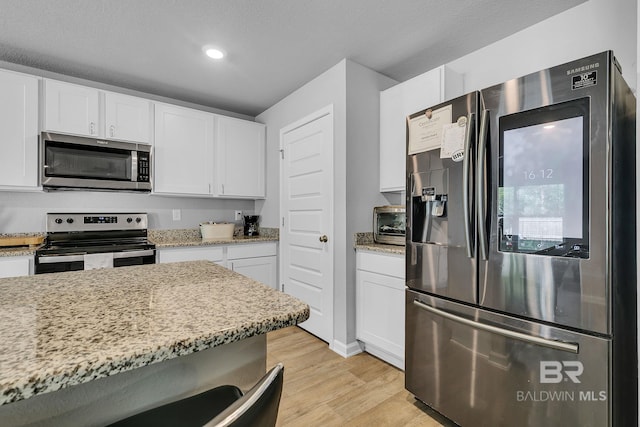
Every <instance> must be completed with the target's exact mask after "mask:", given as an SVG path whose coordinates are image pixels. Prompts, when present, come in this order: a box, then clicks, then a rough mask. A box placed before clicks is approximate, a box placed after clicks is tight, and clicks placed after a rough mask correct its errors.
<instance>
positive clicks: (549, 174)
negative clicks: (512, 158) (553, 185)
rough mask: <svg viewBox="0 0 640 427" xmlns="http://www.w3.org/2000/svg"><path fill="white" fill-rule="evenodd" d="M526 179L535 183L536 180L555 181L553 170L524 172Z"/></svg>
mask: <svg viewBox="0 0 640 427" xmlns="http://www.w3.org/2000/svg"><path fill="white" fill-rule="evenodd" d="M522 173H523V174H524V179H526V180H529V181H533V180H536V179H553V169H551V168H549V169H538V170H526V171H522Z"/></svg>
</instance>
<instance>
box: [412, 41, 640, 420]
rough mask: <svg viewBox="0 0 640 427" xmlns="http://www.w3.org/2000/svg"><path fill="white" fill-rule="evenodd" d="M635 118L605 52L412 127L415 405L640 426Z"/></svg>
mask: <svg viewBox="0 0 640 427" xmlns="http://www.w3.org/2000/svg"><path fill="white" fill-rule="evenodd" d="M635 105H636V103H635V98H634V96H633V94H632V93H631V91H630V90H629V88H628V86H627V85H626V83H625V82H624V80H623V79H622V76H621V72H620V70H619V67H618V65H617V63H616V61H615V59H614V57H613V54H612V52H604V53H601V54H597V55H593V56H590V57H587V58H583V59H580V60H577V61H574V62H571V63H568V64H564V65H560V66H557V67H553V68H551V69H548V70H544V71H540V72H538V73H533V74H530V75H527V76H525V77H522V78H519V79H514V80H510V81H508V82H505V83H503V84H500V85H496V86H493V87H490V88H488V89H485V90H482V91H480V92H474V93H470V94H467V95H465V96H462V97H460V98H457V99H454V100H452V101H449V102H445V103H443V104H440V105H436V106H434V107H432V108H429V109H427V110H424V111H420V112H417V113H416V114H413V115H411V116H409V117H408V119H407V130H408V138H407V141H408V153H409V154H408V159H407V185H408V188H407V193H406V194H407V200H406V203H407V244H406V249H407V250H406V263H407V265H406V273H407V276H406V284H407V287H408V290H407V293H406V359H405V360H406V362H405V363H406V376H405V378H406V388H407V389H408V390H409V391H410V392H411V393H413V394H414V395H415V396H416V397H417V398H418V399H420V400H422V401H423V402H425V403H426V404H428V405H429V406H431V407H432V408H434V409H435V410H437V411H438V412H440V413H442V414H444V415H445V416H447V417H449V418H450V419H452V420H453V421H455V422H456V423H458V424H460V425H462V426H474V427H477V426H487V427H489V426H490V427H497V426H515V425H517V426H548V425H557V426H560V425H564V426H569V425H572V426H578V425H579V426H611V425H615V426H622V425H633V426H636V425H637V414H636V409H637V403H638V394H637V387H638V382H637V374H638V359H637V335H636V334H637V314H636V310H637V308H636V208H635V206H636V195H635V191H636V188H635V180H636V178H635V158H636V155H635V108H636V107H635ZM434 120H439V121H441V123H436V122H434ZM434 135H435V136H434ZM429 138H431V139H434V138H435V139H437V140H438V141H437V142H438V144H440V145H435V144H431V145H430V141H429ZM425 147H426V148H425ZM429 148H435V149H429Z"/></svg>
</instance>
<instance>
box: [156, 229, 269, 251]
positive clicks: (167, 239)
mask: <svg viewBox="0 0 640 427" xmlns="http://www.w3.org/2000/svg"><path fill="white" fill-rule="evenodd" d="M278 232H279V230H278V229H277V228H260V235H259V236H243V235H242V234H241V231H240V232H238V231H236V233H235V235H234V237H233V239H225V240H213V239H203V238H202V237H201V235H200V230H199V229H197V228H193V229H192V228H187V229H179V230H149V241H151V242H152V243H154V244H155V245H156V248H173V247H182V246H209V245H233V244H239V243H259V242H277V241H278V240H279V236H278Z"/></svg>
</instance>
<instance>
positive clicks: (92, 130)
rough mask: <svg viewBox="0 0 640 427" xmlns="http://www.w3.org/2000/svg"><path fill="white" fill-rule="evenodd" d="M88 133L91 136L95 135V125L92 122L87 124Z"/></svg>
mask: <svg viewBox="0 0 640 427" xmlns="http://www.w3.org/2000/svg"><path fill="white" fill-rule="evenodd" d="M89 133H90V134H91V135H94V134H95V133H96V124H95V123H94V122H91V123H89Z"/></svg>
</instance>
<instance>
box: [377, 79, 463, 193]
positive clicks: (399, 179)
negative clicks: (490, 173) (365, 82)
mask: <svg viewBox="0 0 640 427" xmlns="http://www.w3.org/2000/svg"><path fill="white" fill-rule="evenodd" d="M459 95H462V76H460V75H459V74H457V73H455V72H453V71H451V70H450V69H448V68H447V67H445V66H441V67H438V68H436V69H433V70H431V71H428V72H426V73H424V74H421V75H419V76H417V77H414V78H412V79H410V80H407V81H405V82H403V83H399V84H397V85H395V86H393V87H390V88H389V89H387V90H383V91H381V92H380V191H381V192H401V191H404V190H405V179H406V177H405V174H406V172H405V170H406V153H407V148H406V118H407V116H408V115H410V114H413V113H415V112H417V111H420V110H423V109H425V108H428V107H431V106H433V105H434V104H438V103H440V102H443V101H446V100H447V99H451V98H455V97H456V96H459Z"/></svg>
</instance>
